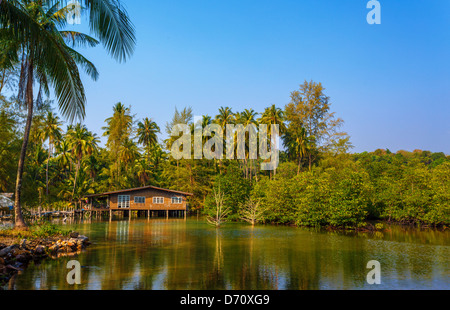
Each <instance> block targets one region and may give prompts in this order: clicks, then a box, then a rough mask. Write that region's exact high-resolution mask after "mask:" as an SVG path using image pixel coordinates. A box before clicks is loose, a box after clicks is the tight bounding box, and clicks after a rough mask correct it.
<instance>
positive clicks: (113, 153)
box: [103, 102, 133, 185]
mask: <svg viewBox="0 0 450 310" xmlns="http://www.w3.org/2000/svg"><path fill="white" fill-rule="evenodd" d="M105 122H106V126H105V127H103V130H104V131H105V132H104V133H103V136H106V137H108V140H107V142H106V146H107V148H108V149H109V154H110V157H111V162H112V163H114V164H113V167H112V169H111V170H110V172H111V176H110V177H111V178H112V180H115V183H116V185H117V183H118V182H119V175H120V171H121V169H122V157H120V156H119V157H118V154H119V153H120V152H121V149H122V147H123V145H124V143H125V141H127V140H129V139H130V137H131V134H132V132H133V116H132V115H131V108H130V107H128V108H127V107H125V106H124V105H123V104H122V103H121V102H119V103H117V104H116V105H115V106H114V107H113V116H112V117H110V118H108V119H106V121H105Z"/></svg>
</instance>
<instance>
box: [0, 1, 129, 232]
mask: <svg viewBox="0 0 450 310" xmlns="http://www.w3.org/2000/svg"><path fill="white" fill-rule="evenodd" d="M67 2H68V1H55V0H34V1H33V0H3V1H1V2H0V11H1V14H0V28H1V29H2V31H1V34H0V39H2V41H3V42H11V43H10V45H9V46H10V47H14V48H15V53H14V54H15V55H16V56H15V58H17V59H19V58H20V57H21V74H20V79H19V96H18V97H19V99H21V101H22V102H24V103H25V105H26V107H27V110H28V115H27V121H26V125H25V134H24V138H23V145H22V150H21V154H20V158H19V164H18V169H17V181H16V190H15V220H16V221H15V226H16V228H19V229H20V228H26V226H27V225H26V224H25V222H24V220H23V216H22V211H21V200H20V193H21V188H22V176H23V170H24V164H25V157H26V150H27V146H28V140H29V135H30V130H31V124H32V119H33V108H34V91H33V90H34V89H33V88H34V84H35V83H39V84H40V90H42V91H43V92H45V93H46V94H47V95H49V94H50V86H52V88H53V90H54V92H55V94H56V97H57V98H58V103H59V108H60V110H61V112H62V114H63V116H64V117H66V118H68V119H69V120H70V121H73V120H74V119H75V118H79V119H83V118H84V116H85V103H86V98H85V93H84V87H83V84H82V82H81V78H80V74H79V71H78V66H80V67H82V68H83V69H84V70H85V71H86V73H87V74H88V75H89V76H91V77H92V78H93V79H94V80H95V79H97V78H98V72H97V69H96V68H95V66H94V65H93V64H92V63H91V62H89V61H88V60H87V59H86V58H84V57H83V56H82V55H81V54H79V53H78V52H76V51H75V50H74V49H73V48H72V47H77V46H80V45H82V46H83V45H84V46H95V45H97V44H98V43H99V42H101V43H102V44H103V45H104V46H105V47H106V49H107V50H108V52H109V53H110V54H111V55H112V56H113V58H115V59H117V60H118V61H125V60H126V59H127V57H128V56H130V55H131V53H132V52H133V49H134V46H135V36H134V28H133V26H132V25H131V23H130V21H129V18H128V15H127V13H126V11H124V10H123V8H122V7H121V5H120V2H119V0H114V1H109V0H82V1H81V2H82V4H84V6H83V7H84V10H86V11H87V13H88V15H89V23H90V29H91V32H93V33H94V35H96V36H97V37H98V39H99V41H97V40H96V39H94V38H92V37H90V36H88V35H86V34H82V33H78V32H75V31H60V30H59V28H61V27H64V26H65V24H66V21H67V19H66V16H67V14H69V13H70V8H69V6H64V5H65V4H67ZM61 4H62V5H63V8H62V9H58V8H59V7H60V5H61ZM70 44H71V45H72V47H70V46H69V45H70ZM19 55H20V56H19ZM37 98H38V100H39V98H41V92H39V94H38V97H37Z"/></svg>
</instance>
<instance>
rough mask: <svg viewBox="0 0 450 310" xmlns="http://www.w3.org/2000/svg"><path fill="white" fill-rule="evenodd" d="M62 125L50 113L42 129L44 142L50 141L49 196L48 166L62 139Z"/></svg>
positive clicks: (46, 176)
mask: <svg viewBox="0 0 450 310" xmlns="http://www.w3.org/2000/svg"><path fill="white" fill-rule="evenodd" d="M61 125H62V123H61V122H60V121H59V117H58V116H57V115H55V114H53V112H48V113H47V117H46V118H45V120H44V122H43V128H42V140H43V141H45V140H48V158H47V169H46V175H45V179H46V181H45V182H46V183H45V184H46V195H47V196H48V164H49V162H50V157H51V156H53V153H54V147H55V143H57V142H59V141H60V140H61V137H62V129H61Z"/></svg>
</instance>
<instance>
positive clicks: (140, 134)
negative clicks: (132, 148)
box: [137, 117, 161, 152]
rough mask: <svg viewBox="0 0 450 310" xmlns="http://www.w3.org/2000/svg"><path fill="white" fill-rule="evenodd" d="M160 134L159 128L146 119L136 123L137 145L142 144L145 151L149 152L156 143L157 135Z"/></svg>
mask: <svg viewBox="0 0 450 310" xmlns="http://www.w3.org/2000/svg"><path fill="white" fill-rule="evenodd" d="M160 132H161V129H160V128H159V126H158V125H157V124H156V123H155V122H154V121H152V120H151V119H149V118H148V117H146V118H145V119H144V121H143V122H139V123H138V128H137V138H138V143H140V144H142V145H143V146H144V147H145V150H146V151H147V152H149V150H150V149H151V148H152V147H154V146H155V145H156V144H157V143H158V136H157V134H158V133H160Z"/></svg>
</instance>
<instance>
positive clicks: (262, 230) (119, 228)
mask: <svg viewBox="0 0 450 310" xmlns="http://www.w3.org/2000/svg"><path fill="white" fill-rule="evenodd" d="M66 228H67V229H73V230H76V231H78V232H80V233H81V234H84V235H87V236H88V237H89V238H90V239H91V241H92V243H93V244H92V245H91V246H90V247H89V248H88V249H87V250H86V251H85V252H83V253H82V254H80V255H79V256H77V257H75V258H59V259H56V260H52V259H47V260H45V261H43V262H42V263H41V264H39V265H34V263H31V264H30V266H29V267H28V268H27V269H26V270H25V271H23V272H21V273H20V274H18V275H17V276H16V277H15V278H14V279H13V280H12V282H11V283H10V289H16V290H38V289H45V290H60V289H63V290H72V289H80V290H185V289H188V290H199V289H202V290H216V289H218V290H221V289H229V290H241V289H242V290H303V289H310V290H317V289H326V290H327V289H332V290H334V289H354V290H359V289H401V290H402V289H450V282H449V279H450V277H449V275H450V268H449V257H450V244H449V232H448V231H446V232H442V231H436V230H419V229H406V228H402V227H399V226H391V227H390V228H389V230H388V231H386V232H383V233H380V232H377V233H342V232H328V231H317V230H311V229H303V228H293V227H285V226H271V225H267V226H255V227H254V228H253V227H251V226H248V225H245V224H240V223H229V224H226V225H225V226H223V227H221V228H220V229H216V228H213V227H210V226H208V225H207V224H206V223H205V221H204V220H202V219H197V218H195V217H194V218H188V219H187V220H184V219H169V220H166V219H144V220H142V219H133V220H131V221H130V220H127V219H125V220H117V221H111V222H109V221H96V220H92V221H84V222H79V223H75V224H68V225H67V227H66ZM73 259H76V260H78V261H79V262H80V263H81V265H82V268H81V284H80V285H75V286H71V285H69V284H68V283H67V280H66V276H67V273H68V271H69V270H68V269H67V268H66V264H67V262H68V261H69V260H73ZM371 260H376V261H378V262H380V267H381V284H380V285H376V284H375V285H370V284H368V282H367V280H366V277H367V274H368V272H370V271H371V269H368V268H367V263H368V262H369V261H371Z"/></svg>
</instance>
